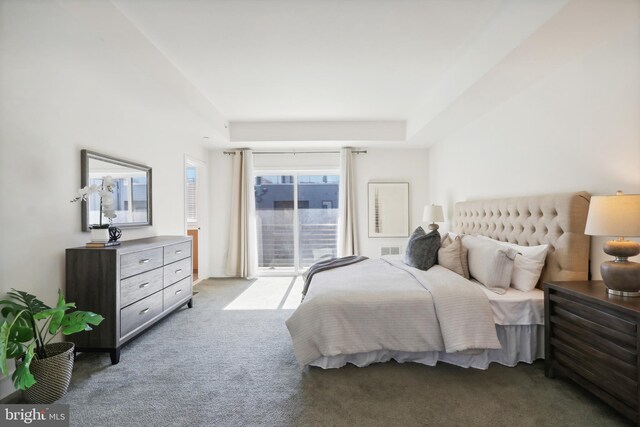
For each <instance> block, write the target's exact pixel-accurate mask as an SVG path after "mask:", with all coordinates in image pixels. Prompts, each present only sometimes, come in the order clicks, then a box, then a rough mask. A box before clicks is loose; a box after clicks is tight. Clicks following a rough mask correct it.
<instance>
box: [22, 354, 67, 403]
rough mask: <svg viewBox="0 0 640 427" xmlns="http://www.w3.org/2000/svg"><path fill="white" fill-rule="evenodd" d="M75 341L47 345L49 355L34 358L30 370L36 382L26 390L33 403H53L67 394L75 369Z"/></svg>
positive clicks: (25, 393) (26, 396)
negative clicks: (37, 358) (43, 357)
mask: <svg viewBox="0 0 640 427" xmlns="http://www.w3.org/2000/svg"><path fill="white" fill-rule="evenodd" d="M73 347H74V346H73V343H71V342H60V343H54V344H47V345H46V346H45V348H46V350H47V354H48V355H49V357H47V358H46V359H39V360H32V361H31V365H30V366H29V370H30V371H31V374H32V375H33V376H34V378H35V379H36V383H35V384H34V385H32V386H31V387H29V388H28V389H26V390H25V391H24V396H25V398H26V399H27V400H28V401H29V402H31V403H39V404H47V403H53V402H55V401H56V400H58V399H60V398H61V397H62V396H64V395H65V394H67V389H68V388H69V382H71V372H72V371H73Z"/></svg>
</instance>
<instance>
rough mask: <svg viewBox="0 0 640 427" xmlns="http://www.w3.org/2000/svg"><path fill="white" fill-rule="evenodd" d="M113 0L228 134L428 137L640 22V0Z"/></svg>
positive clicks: (411, 142) (328, 141)
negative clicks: (210, 106)
mask: <svg viewBox="0 0 640 427" xmlns="http://www.w3.org/2000/svg"><path fill="white" fill-rule="evenodd" d="M112 2H113V4H114V5H115V7H116V8H117V9H118V10H119V12H120V13H121V14H122V15H123V16H124V18H125V19H126V20H128V21H129V22H130V24H131V25H133V26H134V27H135V28H136V29H137V30H138V31H139V36H140V37H143V38H145V39H146V40H147V41H148V43H150V45H152V47H153V48H154V49H157V50H158V51H159V52H160V53H161V54H162V55H163V56H164V57H165V58H166V59H167V61H168V62H169V63H170V65H171V66H173V67H175V68H176V69H177V70H178V71H179V72H180V73H181V74H182V76H183V77H184V78H185V79H186V80H188V81H189V83H190V84H191V85H193V87H195V88H196V89H197V92H199V93H200V94H201V95H202V96H203V97H204V98H206V100H207V101H208V102H209V103H210V104H211V105H212V107H213V108H214V110H215V111H218V112H219V113H220V116H221V117H222V122H224V123H225V126H226V127H228V128H229V129H228V130H222V131H221V132H220V133H219V134H216V135H214V136H213V137H212V143H215V144H218V145H220V146H238V145H254V146H256V145H259V144H260V143H263V142H264V141H269V142H270V143H271V145H272V146H274V147H275V146H278V147H285V146H286V147H296V146H298V145H297V144H299V143H300V141H316V142H317V144H316V145H342V144H350V145H362V144H378V145H387V146H396V147H397V146H404V147H413V146H427V145H429V144H431V143H434V142H437V141H439V140H441V139H443V138H445V137H446V136H447V135H448V134H450V133H452V132H455V131H456V130H457V129H460V128H461V127H463V126H465V125H466V124H468V123H469V122H470V121H472V120H475V119H476V118H477V117H479V116H480V115H481V114H483V113H484V112H486V111H487V110H490V109H491V108H493V107H494V106H496V105H498V104H500V103H502V102H504V101H505V100H506V99H508V98H509V97H511V96H514V95H515V94H517V93H518V92H519V91H521V90H523V89H524V88H526V87H528V86H530V85H532V84H534V83H535V82H536V81H537V80H538V79H541V78H544V77H545V75H547V74H549V73H552V72H553V71H554V70H555V69H556V68H558V67H561V66H562V65H563V64H564V63H566V62H567V61H570V60H572V59H573V58H575V57H576V56H578V55H581V54H583V53H585V52H587V51H588V50H589V49H591V48H593V47H594V46H596V45H597V44H598V43H601V42H602V41H603V40H606V39H607V38H608V37H612V36H613V35H615V33H616V32H618V31H621V30H623V29H624V28H625V27H626V26H629V25H638V22H639V16H638V15H639V14H638V2H637V1H634V0H628V1H627V0H615V1H613V2H612V1H606V0H573V1H569V0H546V1H539V0H522V1H512V0H387V1H384V0H346V1H339V0H315V1H312V0H301V1H300V0H299V1H296V0H267V1H264V0H239V1H229V0H217V1H211V0H191V1H180V0H112ZM150 72H151V73H152V72H153V70H150Z"/></svg>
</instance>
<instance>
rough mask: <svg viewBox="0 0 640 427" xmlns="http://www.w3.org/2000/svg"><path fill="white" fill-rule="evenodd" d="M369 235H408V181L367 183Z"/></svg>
mask: <svg viewBox="0 0 640 427" xmlns="http://www.w3.org/2000/svg"><path fill="white" fill-rule="evenodd" d="M368 212H369V237H409V183H408V182H370V183H369V209H368Z"/></svg>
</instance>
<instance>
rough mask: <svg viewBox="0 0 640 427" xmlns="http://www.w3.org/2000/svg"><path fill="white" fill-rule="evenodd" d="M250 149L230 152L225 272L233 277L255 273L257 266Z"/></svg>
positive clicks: (251, 275) (251, 154) (252, 275)
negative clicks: (229, 189) (231, 165)
mask: <svg viewBox="0 0 640 427" xmlns="http://www.w3.org/2000/svg"><path fill="white" fill-rule="evenodd" d="M253 180H254V178H253V153H252V152H251V150H238V151H236V152H235V155H234V156H233V180H232V187H231V189H232V197H231V216H230V218H229V242H228V255H227V265H226V273H227V275H229V276H235V277H245V278H250V277H255V276H256V273H257V270H258V245H257V239H256V218H255V212H256V209H255V196H254V190H253Z"/></svg>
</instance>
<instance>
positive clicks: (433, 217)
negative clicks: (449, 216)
mask: <svg viewBox="0 0 640 427" xmlns="http://www.w3.org/2000/svg"><path fill="white" fill-rule="evenodd" d="M422 221H423V222H444V213H443V212H442V206H440V205H427V206H425V207H424V213H423V214H422Z"/></svg>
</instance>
